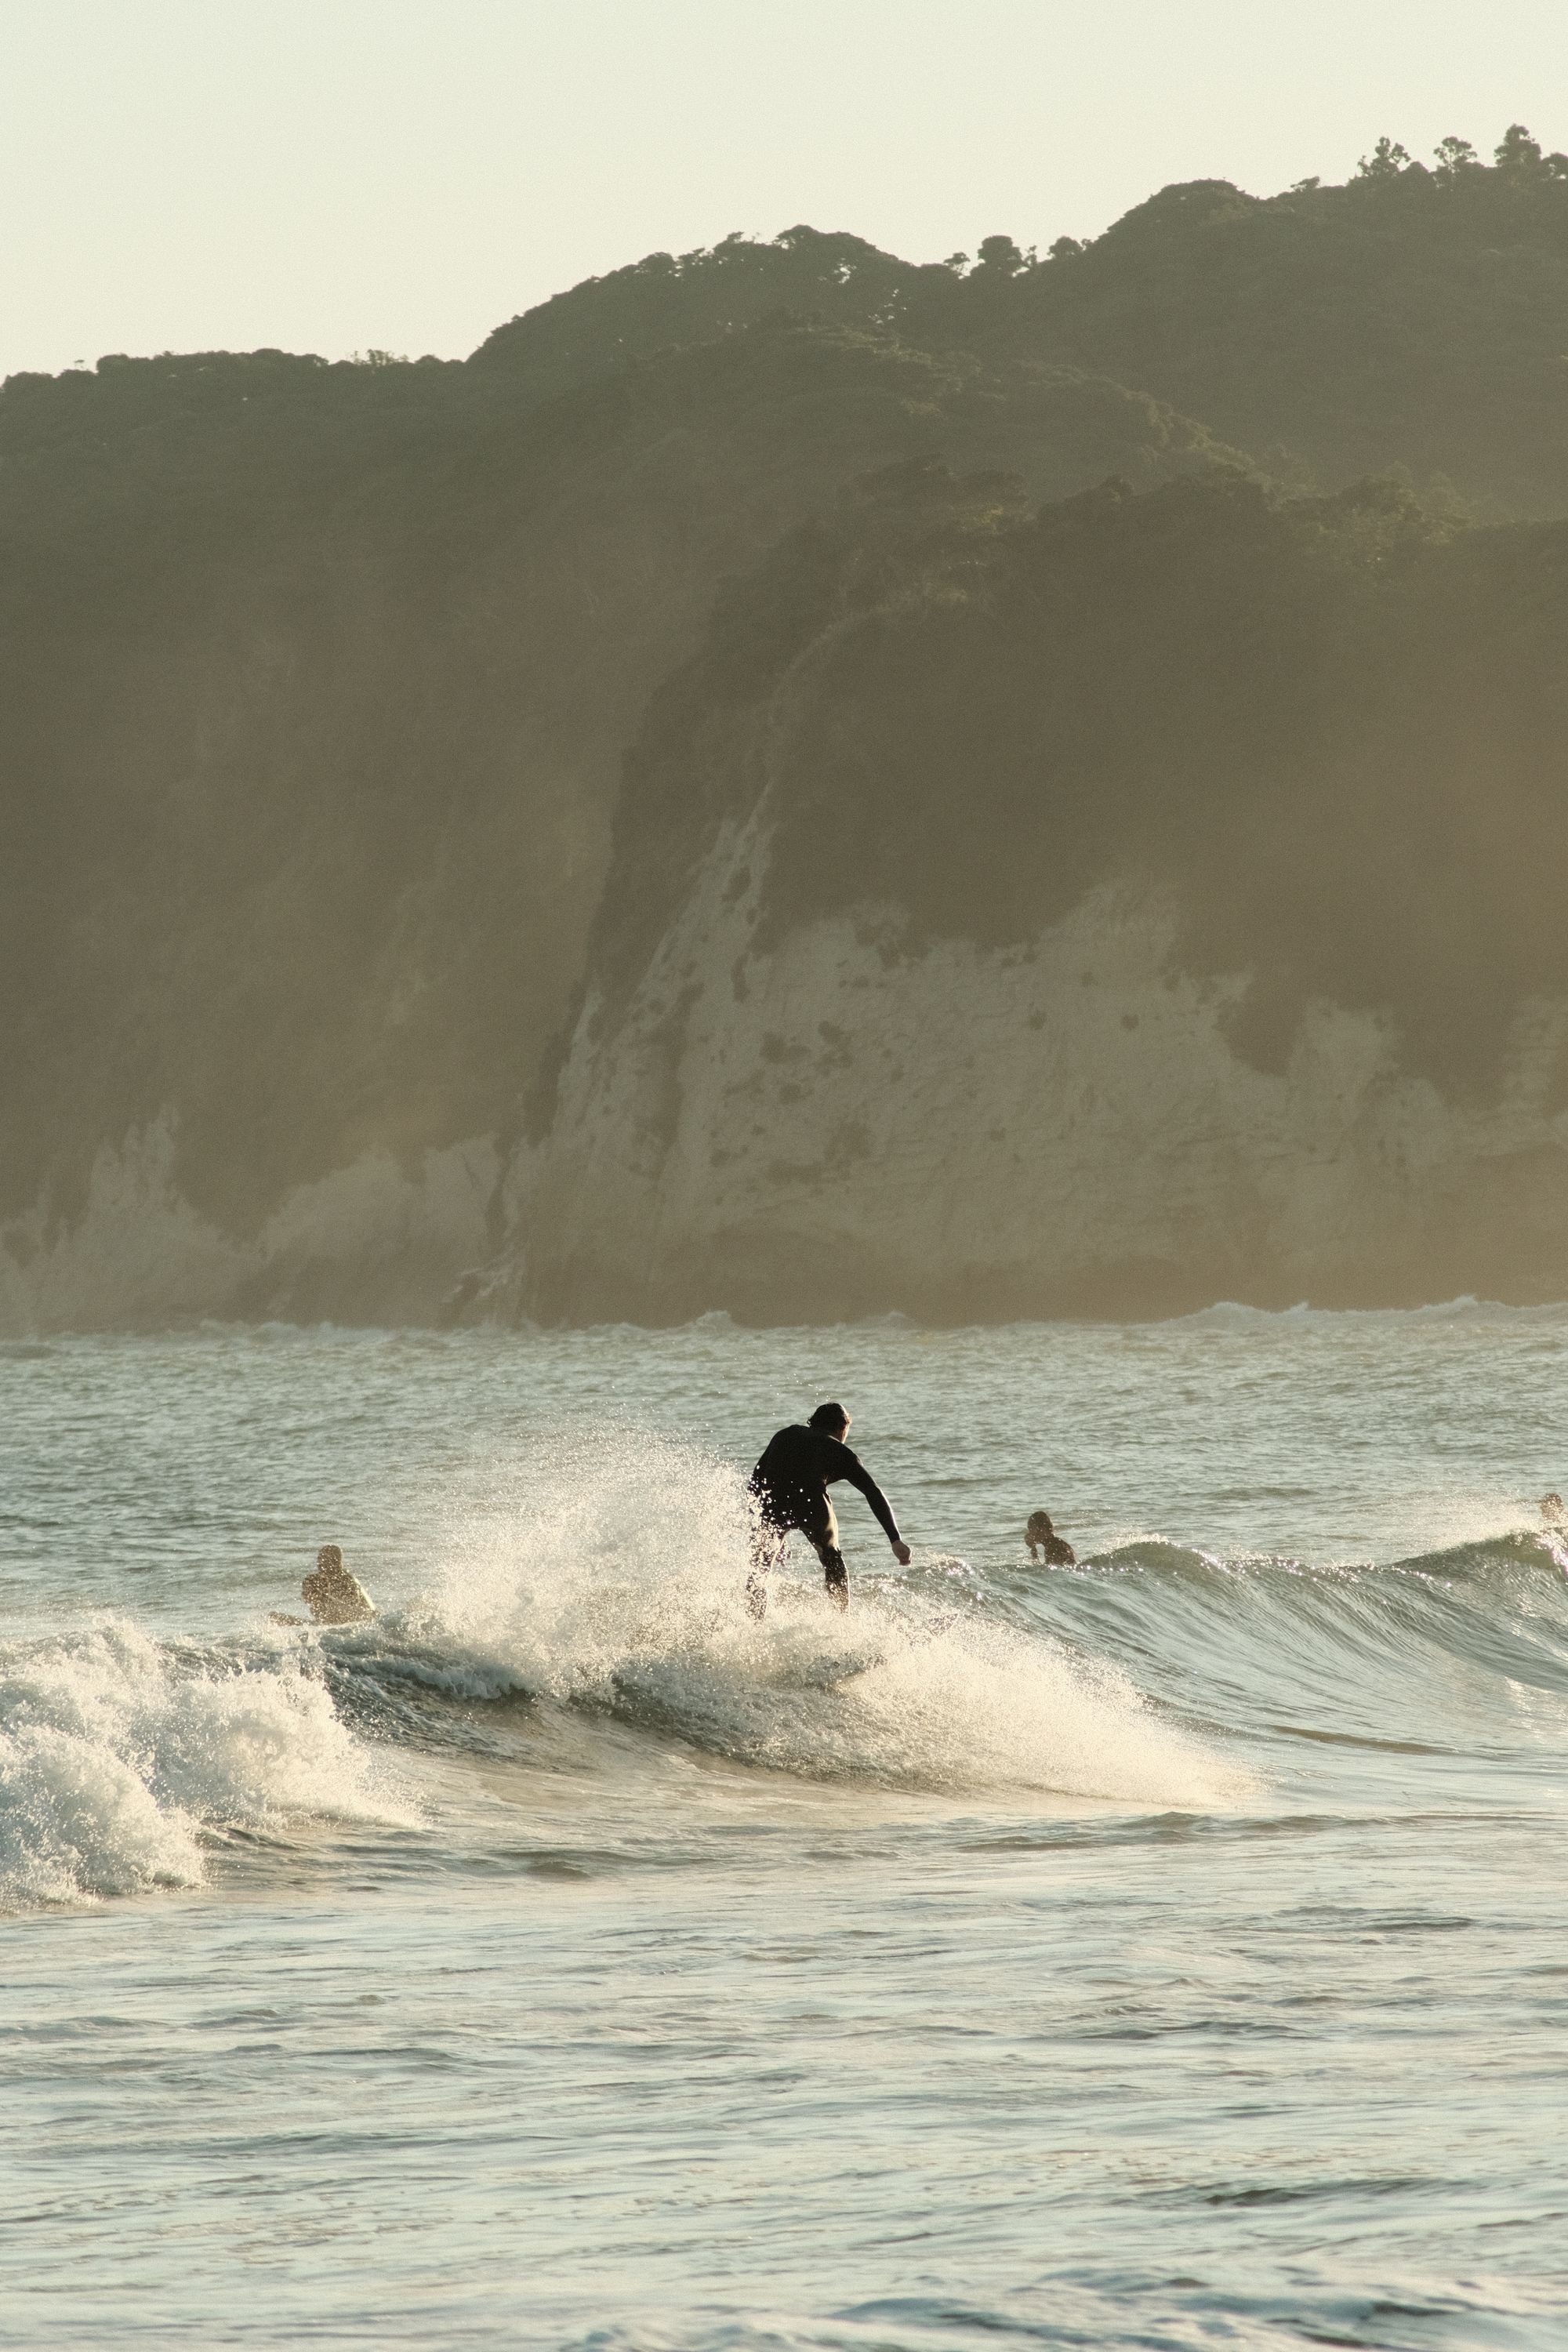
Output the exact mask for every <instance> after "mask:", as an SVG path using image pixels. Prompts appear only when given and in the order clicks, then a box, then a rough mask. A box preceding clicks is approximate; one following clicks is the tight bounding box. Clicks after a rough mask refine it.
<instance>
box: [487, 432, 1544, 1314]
mask: <svg viewBox="0 0 1568 2352" xmlns="http://www.w3.org/2000/svg"><path fill="white" fill-rule="evenodd" d="M774 569H775V574H776V576H775V578H774V580H773V583H772V584H771V588H770V585H769V583H767V582H765V581H759V583H756V586H755V589H754V598H755V604H756V607H757V608H758V609H757V611H756V612H755V613H754V614H753V616H752V618H753V626H752V630H751V631H749V632H748V633H747V641H748V643H749V644H752V645H753V646H754V640H755V637H756V636H757V635H759V634H761V632H762V630H763V617H762V616H763V612H764V611H766V612H769V613H773V614H775V615H776V617H777V621H778V628H777V636H776V642H775V644H774V648H773V651H774V660H773V665H772V666H771V667H769V666H768V665H767V664H765V663H763V662H762V661H761V660H760V659H759V658H757V657H755V656H754V652H753V658H752V665H751V669H750V673H749V676H748V677H747V678H746V680H745V691H744V695H743V698H737V691H736V689H737V685H738V664H737V660H736V656H735V654H734V651H733V649H732V647H731V644H730V642H729V638H730V635H731V631H733V630H735V629H736V628H737V627H738V626H739V624H738V622H737V621H736V619H735V617H734V616H733V615H731V619H730V621H729V623H728V624H727V625H725V626H721V627H716V629H715V632H714V637H713V641H712V643H711V644H710V646H709V647H708V649H707V650H706V652H705V654H704V655H703V656H700V658H699V659H698V660H697V661H695V662H694V663H693V664H692V665H690V666H689V669H688V670H687V672H686V673H685V674H684V676H683V677H681V678H680V679H679V680H677V681H675V682H673V683H672V686H671V687H670V688H668V690H667V692H666V695H665V697H664V698H663V699H662V701H661V703H660V704H658V705H657V706H656V709H655V711H654V713H653V714H652V715H651V717H650V721H649V725H648V728H647V732H646V733H645V737H644V739H643V740H642V742H641V743H640V744H639V746H638V747H637V751H636V752H635V753H634V755H633V759H632V761H631V763H630V766H629V769H628V780H627V787H626V795H625V797H624V799H623V803H622V808H621V813H620V818H619V833H618V840H617V853H616V866H615V867H614V868H613V870H612V875H611V878H610V882H609V885H608V887H607V890H606V895H605V905H604V908H602V910H601V914H600V918H599V920H598V924H597V927H596V932H595V949H594V954H593V958H592V961H591V964H590V982H589V987H588V992H587V994H586V997H585V1000H584V1005H583V1008H582V1011H581V1014H580V1017H579V1020H578V1022H577V1024H576V1027H575V1031H574V1036H573V1039H572V1043H571V1047H570V1051H569V1052H568V1054H567V1055H566V1057H565V1060H564V1064H563V1070H562V1073H561V1076H560V1080H559V1085H558V1091H557V1098H556V1105H555V1108H554V1112H553V1118H552V1122H551V1124H550V1126H549V1129H548V1132H547V1134H546V1136H545V1138H544V1139H543V1140H542V1142H541V1144H540V1145H539V1146H538V1147H537V1148H536V1149H535V1150H534V1151H533V1152H532V1153H531V1154H526V1155H524V1156H523V1158H522V1159H521V1160H520V1162H519V1166H518V1169H517V1171H516V1172H515V1175H514V1180H513V1183H514V1193H515V1204H516V1205H515V1214H516V1219H517V1231H518V1234H519V1236H520V1251H521V1258H520V1261H519V1262H518V1263H517V1264H516V1265H514V1267H513V1270H512V1273H511V1276H510V1280H511V1281H512V1283H513V1285H514V1286H515V1296H516V1297H518V1298H520V1299H521V1301H522V1302H523V1303H524V1304H526V1305H527V1306H529V1307H531V1308H532V1309H533V1311H535V1312H538V1313H541V1314H542V1315H546V1316H558V1315H565V1316H572V1317H576V1316H589V1317H609V1316H626V1317H633V1318H637V1317H646V1318H668V1317H684V1316H687V1315H690V1314H692V1313H696V1312H699V1311H701V1310H702V1309H704V1308H708V1307H727V1308H729V1309H730V1310H731V1311H732V1312H734V1313H737V1314H740V1315H743V1316H747V1317H754V1318H760V1319H764V1320H766V1319H787V1318H792V1317H798V1318H801V1319H803V1320H811V1319H819V1318H832V1317H834V1316H836V1315H854V1314H861V1313H867V1312H876V1311H886V1310H888V1309H891V1308H900V1309H903V1310H905V1311H908V1312H910V1313H914V1314H918V1315H923V1316H930V1317H936V1318H966V1317H975V1318H982V1317H1008V1316H1034V1315H1040V1316H1046V1315H1054V1314H1062V1313H1079V1312H1088V1313H1095V1314H1122V1313H1133V1312H1150V1311H1156V1310H1160V1309H1165V1308H1174V1307H1191V1306H1194V1305H1197V1304H1200V1303H1203V1302H1205V1301H1207V1300H1211V1299H1213V1298H1215V1297H1245V1298H1247V1299H1250V1300H1254V1301H1258V1302H1261V1303H1274V1304H1285V1303H1289V1302H1290V1301H1291V1300H1293V1299H1295V1298H1298V1297H1312V1298H1313V1299H1315V1300H1318V1301H1320V1302H1323V1303H1348V1302H1355V1301H1368V1300H1380V1301H1385V1302H1414V1301H1419V1300H1421V1299H1425V1298H1431V1297H1444V1296H1451V1295H1453V1294H1455V1293H1456V1292H1458V1291H1463V1290H1483V1291H1486V1292H1488V1293H1489V1294H1492V1295H1501V1296H1504V1297H1539V1296H1557V1295H1560V1294H1561V1292H1562V1290H1563V1286H1564V1282H1565V1280H1568V1182H1565V1178H1568V1156H1565V1155H1568V1093H1565V1089H1564V1075H1565V1071H1568V1061H1565V1058H1564V1057H1565V1051H1568V954H1565V952H1564V940H1563V924H1562V922H1561V920H1560V919H1559V910H1560V909H1561V908H1562V907H1563V904H1564V903H1568V902H1565V900H1564V896H1563V893H1564V889H1565V887H1568V866H1565V862H1564V846H1565V845H1564V837H1563V821H1562V816H1561V809H1562V805H1563V788H1564V784H1565V783H1568V741H1565V740H1564V737H1563V730H1562V720H1561V712H1562V710H1563V708H1564V707H1565V700H1564V688H1565V685H1568V673H1565V670H1564V660H1565V650H1564V648H1565V642H1568V641H1565V638H1564V633H1563V620H1564V616H1565V614H1568V533H1564V532H1563V530H1561V529H1557V528H1552V529H1551V530H1542V531H1538V532H1533V533H1530V532H1527V533H1521V534H1515V535H1513V536H1511V537H1505V538H1504V539H1502V540H1501V541H1485V540H1483V541H1479V542H1478V541H1477V540H1476V539H1475V538H1474V537H1473V536H1469V535H1460V536H1459V537H1458V538H1454V537H1450V536H1449V535H1447V533H1445V532H1444V531H1443V530H1440V529H1435V528H1433V527H1432V526H1431V525H1430V524H1429V523H1428V522H1427V521H1426V519H1425V518H1424V517H1423V516H1422V514H1421V513H1420V511H1419V509H1416V508H1415V506H1414V504H1413V502H1410V501H1408V500H1402V499H1400V498H1399V497H1398V496H1397V495H1396V494H1392V493H1379V494H1369V495H1367V496H1361V497H1352V498H1349V499H1330V500H1309V501H1299V502H1295V503H1292V502H1289V501H1279V500H1271V499H1268V497H1267V496H1266V495H1264V494H1263V493H1261V492H1260V491H1258V489H1257V488H1255V487H1254V486H1252V485H1250V484H1247V483H1246V482H1226V481H1224V480H1220V481H1216V482H1214V483H1212V484H1209V485H1194V486H1192V487H1190V488H1175V489H1172V490H1170V491H1168V492H1155V493H1152V494H1151V495H1149V496H1147V497H1144V498H1131V497H1128V496H1124V495H1123V494H1121V493H1120V492H1112V493H1110V494H1100V495H1099V496H1095V497H1090V498H1087V499H1079V500H1077V501H1074V502H1071V503H1069V505H1068V506H1067V507H1065V508H1057V509H1046V510H1043V511H1041V512H1040V513H1039V514H1037V515H1027V514H1025V515H1013V516H1008V515H1005V514H998V513H997V511H996V510H995V509H994V508H993V507H991V506H990V505H988V503H987V500H986V497H985V494H984V489H983V488H974V487H971V486H967V485H964V484H963V483H950V482H944V481H942V479H940V478H936V477H933V476H931V475H929V474H928V475H925V476H923V477H911V476H907V475H906V476H904V477H901V478H890V477H885V478H882V479H881V480H880V481H879V482H878V483H876V484H872V485H868V486H866V487H865V489H864V491H863V493H862V503H861V504H860V505H858V507H856V508H855V509H853V510H852V511H847V512H846V513H845V514H844V515H843V516H842V517H841V520H840V522H839V525H838V529H837V535H835V534H833V533H829V532H826V531H824V530H814V531H812V532H810V533H807V534H804V535H803V537H802V539H801V541H797V543H796V544H795V547H794V548H793V549H791V550H788V551H784V552H783V553H782V554H781V556H780V558H779V559H778V560H777V562H776V565H775V567H774ZM802 572H805V573H808V574H809V576H810V578H811V580H812V581H813V583H814V584H815V587H816V605H815V608H814V609H813V610H812V611H811V612H810V614H809V616H808V615H807V613H806V603H807V600H806V598H805V594H804V592H803V589H802V585H801V580H800V577H799V575H800V574H801V573H802ZM1183 584H1185V588H1186V593H1185V595H1183V594H1182V593H1181V591H1182V587H1183ZM1260 682H1264V683H1263V684H1262V690H1260ZM1480 775H1484V777H1485V785H1484V790H1483V791H1481V792H1480V793H1479V794H1478V789H1477V779H1478V777H1479V776H1480ZM678 812H679V817H678V814H677V813H678Z"/></svg>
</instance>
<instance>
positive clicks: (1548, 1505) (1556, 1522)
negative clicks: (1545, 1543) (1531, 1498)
mask: <svg viewBox="0 0 1568 2352" xmlns="http://www.w3.org/2000/svg"><path fill="white" fill-rule="evenodd" d="M1541 1517H1542V1523H1543V1525H1545V1526H1546V1527H1549V1528H1565V1529H1568V1503H1564V1501H1563V1497H1562V1496H1561V1495H1542V1497H1541Z"/></svg>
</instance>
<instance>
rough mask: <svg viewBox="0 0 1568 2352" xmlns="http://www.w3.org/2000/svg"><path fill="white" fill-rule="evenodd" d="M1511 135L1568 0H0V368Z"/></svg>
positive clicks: (1546, 96)
mask: <svg viewBox="0 0 1568 2352" xmlns="http://www.w3.org/2000/svg"><path fill="white" fill-rule="evenodd" d="M1516 120H1518V121H1524V122H1525V123H1526V124H1528V126H1529V127H1530V129H1531V131H1533V132H1534V133H1535V135H1536V137H1537V138H1538V139H1540V140H1541V141H1542V144H1543V145H1545V146H1546V147H1548V148H1552V147H1562V148H1564V149H1568V0H1487V5H1479V0H1400V5H1386V0H1300V5H1290V6H1284V5H1274V0H1072V5H1058V0H955V5H933V0H790V5H774V0H749V4H748V0H730V5H723V0H556V5H539V0H0V184H3V190H4V200H5V209H4V219H5V236H4V239H3V241H0V374H5V373H10V372H11V371H12V370H14V369H17V368H42V369H49V370H54V369H58V368H62V367H68V366H70V365H72V364H73V363H79V362H86V363H88V364H90V363H91V362H92V361H93V360H95V359H96V358H97V357H98V356H99V355H100V353H101V352H157V351H165V350H170V351H194V350H211V349H220V350H231V351H247V350H253V349H255V348H257V347H258V346H259V345H264V344H275V345H279V346H281V347H282V348H283V349H284V350H288V351H315V352H324V353H326V354H328V355H329V356H331V357H334V358H335V357H340V356H342V354H344V353H346V352H352V351H357V350H368V349H371V348H373V347H374V348H378V349H382V350H388V351H393V352H407V353H409V354H411V355H417V354H418V353H420V352H439V353H441V354H442V355H444V356H458V355H461V354H463V353H465V352H469V351H471V350H472V349H473V347H474V345H475V344H476V343H478V342H479V341H481V340H482V339H483V337H484V336H485V335H486V334H487V333H488V332H489V329H490V328H491V327H493V326H495V325H497V324H498V323H499V322H500V320H503V319H507V318H510V317H511V316H512V315H513V313H514V312H516V311H518V310H525V309H526V308H527V307H528V306H529V305H530V304H531V303H532V302H537V301H540V300H542V299H543V298H544V297H545V296H546V295H548V294H551V293H553V292H555V291H556V290H558V289H560V288H563V287H565V286H570V285H573V284H574V283H575V281H576V280H577V279H579V278H584V277H587V276H589V275H590V274H594V273H599V272H603V271H605V270H608V269H613V268H616V267H618V266H619V264H621V263H622V262H625V261H631V260H635V259H637V257H639V256H640V255H642V254H645V253H649V252H653V251H656V250H658V249H659V248H661V247H662V248H665V249H668V250H670V251H676V252H681V251H686V250H688V249H689V248H690V247H693V246H699V245H709V244H711V243H713V242H714V240H715V239H716V238H718V237H721V236H725V235H726V234H727V233H728V232H729V231H730V230H731V229H737V228H738V229H744V230H747V231H750V232H753V233H758V234H761V235H764V236H773V235H774V234H775V233H776V232H777V231H778V230H779V229H781V228H787V227H789V226H793V225H794V224H795V222H797V221H808V222H810V223H812V224H813V225H814V226H816V227H818V228H823V229H851V230H854V231H855V232H857V233H858V235H860V236H866V237H869V238H871V239H872V240H873V242H875V243H876V244H879V245H882V246H886V247H890V248H892V249H893V250H894V251H896V252H899V253H901V254H904V255H906V256H908V257H912V258H915V259H921V260H931V259H940V258H941V257H942V256H944V255H946V254H949V253H952V252H954V251H956V250H959V249H962V250H963V251H966V252H973V249H974V247H975V246H976V245H977V244H978V243H979V241H980V239H981V238H982V237H984V236H990V235H992V234H993V233H995V232H1005V233H1006V234H1007V235H1010V236H1015V237H1016V238H1017V240H1018V242H1019V243H1020V244H1021V245H1025V246H1028V245H1033V244H1037V245H1039V246H1041V247H1044V246H1046V245H1047V244H1048V243H1049V242H1050V240H1051V239H1052V238H1053V237H1057V236H1064V235H1068V236H1092V235H1094V234H1096V233H1097V232H1098V231H1099V230H1100V229H1101V228H1103V227H1105V226H1107V224H1108V223H1109V222H1110V221H1112V220H1114V219H1115V218H1116V217H1117V216H1118V215H1119V214H1121V213H1122V212H1125V211H1126V210H1127V208H1128V207H1129V206H1130V205H1134V204H1136V203H1138V202H1139V201H1140V200H1141V199H1142V197H1144V196H1146V195H1148V194H1152V192H1153V190H1155V189H1156V188H1159V187H1161V186H1163V185H1164V184H1166V183H1167V182H1169V181H1172V180H1190V179H1198V178H1218V179H1227V180H1235V181H1237V183H1238V184H1240V185H1241V186H1243V187H1245V188H1249V189H1251V190H1252V191H1254V192H1255V193H1256V194H1272V193H1273V192H1274V191H1276V190H1277V189H1279V188H1281V187H1284V186H1287V185H1289V183H1290V182H1292V181H1294V180H1299V179H1303V178H1305V177H1307V176H1308V175H1309V174H1311V173H1317V174H1318V175H1320V176H1321V177H1322V178H1323V179H1326V180H1338V179H1343V178H1344V177H1345V176H1346V175H1347V174H1348V173H1351V172H1352V171H1353V170H1354V168H1355V163H1356V159H1357V157H1358V156H1359V155H1361V154H1363V153H1364V152H1366V151H1367V150H1368V149H1370V147H1371V146H1372V144H1373V141H1374V140H1375V139H1376V138H1377V137H1378V135H1379V134H1380V133H1381V132H1384V131H1386V132H1387V133H1388V134H1389V135H1390V136H1391V137H1393V138H1395V139H1398V140H1401V141H1403V142H1404V143H1405V146H1406V147H1408V148H1409V149H1410V150H1411V151H1412V152H1413V153H1415V154H1417V155H1420V156H1422V157H1423V158H1426V156H1427V155H1428V154H1429V151H1430V149H1431V148H1432V147H1433V146H1434V145H1435V144H1436V141H1437V140H1438V139H1440V138H1442V137H1444V136H1445V135H1446V134H1447V133H1449V132H1454V133H1457V134H1458V136H1459V137H1461V138H1468V139H1470V140H1472V141H1473V142H1475V144H1476V145H1477V147H1479V148H1480V149H1481V150H1482V151H1483V152H1486V153H1489V151H1490V150H1491V148H1492V147H1493V146H1494V145H1495V144H1496V142H1497V141H1498V139H1499V137H1500V135H1501V133H1502V131H1503V130H1504V128H1505V127H1506V125H1507V124H1508V123H1509V122H1510V121H1516Z"/></svg>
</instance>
